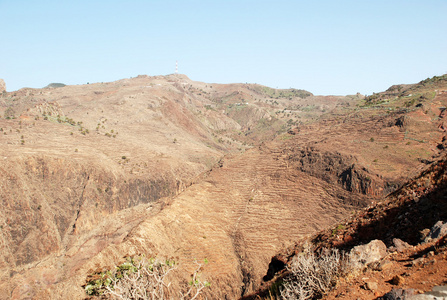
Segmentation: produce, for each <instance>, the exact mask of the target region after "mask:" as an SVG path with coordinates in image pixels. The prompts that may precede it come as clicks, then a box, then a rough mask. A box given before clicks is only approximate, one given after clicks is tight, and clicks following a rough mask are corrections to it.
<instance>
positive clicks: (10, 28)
mask: <svg viewBox="0 0 447 300" xmlns="http://www.w3.org/2000/svg"><path fill="white" fill-rule="evenodd" d="M0 12H1V18H0V37H1V42H0V78H3V79H4V80H5V82H6V85H7V90H8V91H13V90H17V89H20V88H22V87H34V88H40V87H43V86H45V85H47V84H48V83H51V82H62V83H65V84H84V83H87V82H90V83H93V82H107V81H114V80H118V79H122V78H129V77H134V76H137V75H139V74H147V75H166V74H170V73H173V72H174V71H175V62H176V61H177V60H178V63H179V73H182V74H186V75H187V76H188V77H189V78H191V79H192V80H197V81H204V82H210V83H232V82H250V83H259V84H263V85H267V86H270V87H274V88H276V87H278V88H289V87H293V88H301V89H306V90H308V91H310V92H312V93H314V94H322V95H329V94H336V95H345V94H353V93H356V92H360V93H362V94H371V93H372V92H380V91H383V90H385V89H387V88H388V87H389V86H390V85H392V84H398V83H414V82H418V81H420V80H422V79H425V78H427V77H432V76H434V75H442V74H444V73H447V18H446V16H445V13H446V12H447V1H446V0H437V1H436V0H426V1H420V0H419V1H413V0H399V1H393V0H387V1H382V0H374V1H373V0H370V1H366V0H351V1H344V0H340V1H329V0H324V1H318V0H316V1H300V0H296V1H285V0H276V1H264V0H257V1H251V0H250V1H245V0H238V1H233V0H227V1H210V0H209V1H199V0H192V1H189V0H183V1H174V0H165V1H161V0H160V1H158V0H157V1H148V0H147V1H142V0H140V1H137V0H127V1H114V0H107V1H95V0H89V1H84V0H77V1H66V0H59V1H49V0H42V1H33V0H28V1H26V0H0Z"/></svg>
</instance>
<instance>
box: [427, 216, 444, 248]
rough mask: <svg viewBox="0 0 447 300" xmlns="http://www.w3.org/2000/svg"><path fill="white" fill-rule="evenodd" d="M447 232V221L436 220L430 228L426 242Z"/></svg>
mask: <svg viewBox="0 0 447 300" xmlns="http://www.w3.org/2000/svg"><path fill="white" fill-rule="evenodd" d="M446 234H447V223H444V222H442V221H438V222H436V224H435V225H433V227H432V229H431V230H430V233H429V234H428V236H427V237H426V238H425V240H424V242H426V243H427V242H430V241H432V240H436V239H438V238H440V237H442V236H444V235H446Z"/></svg>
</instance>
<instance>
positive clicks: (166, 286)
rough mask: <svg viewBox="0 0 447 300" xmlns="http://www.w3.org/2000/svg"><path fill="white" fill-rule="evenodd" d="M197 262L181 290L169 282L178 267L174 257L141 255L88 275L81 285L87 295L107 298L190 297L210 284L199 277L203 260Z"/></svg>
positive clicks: (198, 293)
mask: <svg viewBox="0 0 447 300" xmlns="http://www.w3.org/2000/svg"><path fill="white" fill-rule="evenodd" d="M205 263H207V261H206V260H205ZM196 264H197V268H196V270H195V271H194V273H193V274H192V276H191V280H190V281H189V282H188V283H185V286H184V288H183V290H174V288H173V287H172V285H171V282H170V280H171V274H172V273H173V272H174V271H175V270H176V269H177V265H176V263H175V262H174V261H173V260H160V259H154V258H150V259H146V258H145V257H144V256H137V257H134V258H131V257H129V258H127V259H126V261H125V262H124V263H123V264H121V265H120V266H118V267H116V268H115V270H111V271H110V270H109V271H105V272H100V273H97V274H94V275H91V276H90V279H89V281H88V282H87V284H86V285H85V286H84V289H85V291H86V293H87V294H88V295H91V296H103V297H106V298H109V299H154V300H155V299H174V298H175V299H189V300H193V299H197V297H198V296H199V295H200V294H201V293H202V290H203V289H204V288H206V287H208V286H210V283H209V282H207V281H202V280H201V279H200V275H199V272H200V270H201V268H202V264H200V263H197V262H196Z"/></svg>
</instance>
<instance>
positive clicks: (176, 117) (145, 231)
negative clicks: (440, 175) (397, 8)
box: [0, 75, 447, 299]
mask: <svg viewBox="0 0 447 300" xmlns="http://www.w3.org/2000/svg"><path fill="white" fill-rule="evenodd" d="M53 86H54V85H49V87H47V88H44V89H22V90H20V91H17V92H11V93H3V94H2V96H1V97H0V116H2V117H3V118H0V159H1V160H2V162H3V163H2V165H1V166H0V169H1V176H0V186H1V190H0V197H1V207H2V209H1V211H0V224H1V231H0V240H1V243H0V248H1V251H0V252H1V253H2V254H1V257H0V269H1V271H2V272H0V274H1V275H0V276H1V279H2V281H1V283H0V290H2V291H4V293H3V294H2V296H0V298H1V297H4V298H13V299H21V298H27V297H37V298H39V299H45V298H47V299H54V298H67V297H68V298H71V299H82V298H83V297H86V294H85V291H84V289H83V285H85V284H86V281H87V278H89V276H90V275H91V274H94V273H95V272H98V271H101V270H108V269H111V268H113V266H115V265H118V264H120V263H122V262H123V260H124V258H125V257H129V256H135V255H142V254H144V255H146V256H161V257H163V258H174V259H175V260H176V261H177V262H178V263H179V265H178V270H177V273H176V274H177V275H176V277H175V280H174V281H173V283H172V284H173V285H174V286H178V285H180V284H181V283H182V282H187V281H188V280H189V279H190V274H191V273H192V272H193V271H194V268H195V264H194V261H196V260H204V259H206V260H207V261H208V262H209V263H208V264H207V265H206V266H204V267H203V269H202V274H201V276H202V277H203V278H206V279H207V280H208V281H209V282H211V286H210V287H209V288H207V289H206V290H205V291H204V293H205V295H208V296H209V297H210V298H212V299H217V298H218V299H224V298H225V297H226V298H227V299H236V298H238V297H240V296H242V295H245V294H248V293H251V292H253V291H254V290H256V289H257V288H259V287H260V285H261V282H262V278H263V276H264V275H265V270H266V266H267V265H268V263H269V261H270V259H271V257H272V256H273V255H275V254H276V253H278V252H279V251H280V250H281V249H284V248H287V247H291V246H293V245H294V243H295V241H296V240H298V239H300V238H302V237H304V236H307V235H310V234H313V233H315V231H316V230H320V229H323V228H325V227H327V226H330V225H331V224H334V223H337V222H340V220H342V219H344V218H347V217H348V216H350V215H351V214H352V213H353V212H354V211H356V210H358V209H360V208H362V207H365V206H367V205H369V204H371V202H376V201H379V200H380V199H381V197H383V196H384V195H386V194H388V193H390V192H393V191H395V190H396V189H398V188H399V187H401V186H402V185H403V184H404V183H405V182H406V181H407V180H408V179H409V178H411V177H412V176H414V175H415V174H418V173H419V172H420V171H421V170H423V169H425V168H426V167H427V165H428V164H430V163H431V162H432V161H434V160H435V159H437V157H439V155H441V154H442V153H443V151H444V142H445V138H444V135H445V133H444V129H443V117H444V115H443V112H444V110H443V109H442V107H443V106H444V107H445V105H447V103H446V102H447V94H446V93H445V92H443V91H444V90H441V89H440V88H439V83H438V85H437V90H436V91H435V90H433V93H434V94H433V97H426V98H424V99H421V100H418V101H417V102H416V101H415V102H413V103H412V104H411V105H409V106H408V107H405V109H403V108H402V107H401V106H400V104H399V103H401V102H402V101H404V100H405V99H403V98H396V99H392V100H389V101H388V102H387V103H386V104H384V103H370V102H371V101H368V100H366V101H365V100H363V97H362V96H360V95H355V96H346V97H332V96H314V95H312V94H311V93H309V92H306V91H303V90H295V89H289V90H274V89H270V88H267V87H263V86H260V85H256V84H228V85H221V84H207V83H201V82H194V81H191V80H190V79H188V78H187V77H186V76H184V75H169V76H156V77H148V76H139V77H137V78H131V79H123V80H120V81H117V82H112V83H96V84H89V85H82V86H62V85H57V86H58V87H53ZM424 88H425V87H424ZM402 97H407V96H402ZM405 101H406V100H405ZM420 104H421V105H420Z"/></svg>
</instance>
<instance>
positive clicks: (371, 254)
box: [349, 240, 387, 270]
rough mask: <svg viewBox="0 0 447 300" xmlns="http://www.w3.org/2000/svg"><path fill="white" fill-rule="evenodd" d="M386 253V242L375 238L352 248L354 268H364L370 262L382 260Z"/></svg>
mask: <svg viewBox="0 0 447 300" xmlns="http://www.w3.org/2000/svg"><path fill="white" fill-rule="evenodd" d="M386 254H387V253H386V245H385V243H384V242H382V241H381V240H373V241H371V242H369V243H368V244H366V245H360V246H356V247H354V248H352V250H351V252H350V255H349V257H350V263H351V265H352V267H353V268H354V270H362V269H363V268H365V267H366V266H367V265H368V264H370V263H374V262H377V261H379V260H381V259H382V258H384V257H385V256H386Z"/></svg>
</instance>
